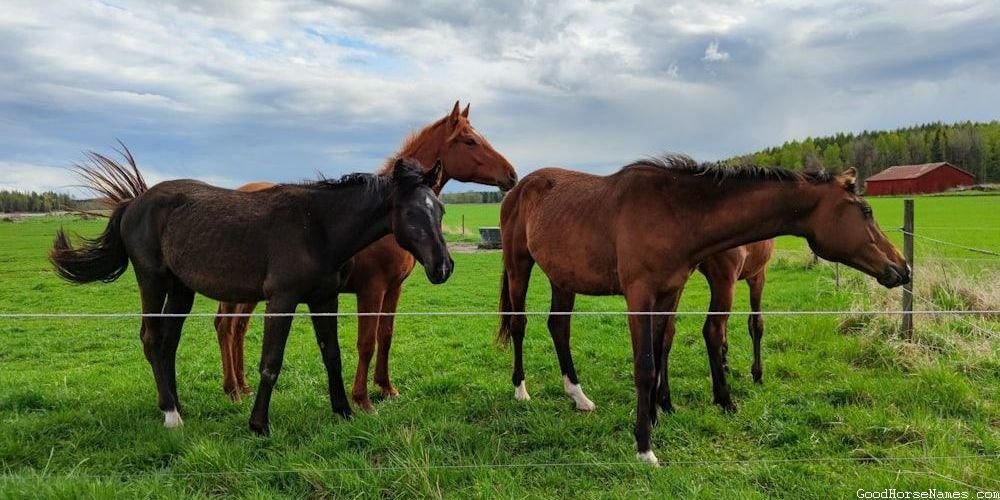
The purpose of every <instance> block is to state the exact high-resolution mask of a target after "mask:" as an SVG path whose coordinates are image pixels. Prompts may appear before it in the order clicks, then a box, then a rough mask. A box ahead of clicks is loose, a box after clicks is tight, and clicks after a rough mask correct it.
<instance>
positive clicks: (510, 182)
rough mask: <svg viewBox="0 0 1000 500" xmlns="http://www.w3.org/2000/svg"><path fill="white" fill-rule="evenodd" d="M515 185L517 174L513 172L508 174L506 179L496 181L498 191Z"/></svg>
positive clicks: (509, 188) (505, 190) (503, 190)
mask: <svg viewBox="0 0 1000 500" xmlns="http://www.w3.org/2000/svg"><path fill="white" fill-rule="evenodd" d="M516 185H517V174H514V173H512V174H510V175H509V176H508V177H507V178H506V179H503V180H500V181H499V182H497V187H498V188H500V191H502V192H504V193H506V192H507V191H510V190H511V189H514V186H516Z"/></svg>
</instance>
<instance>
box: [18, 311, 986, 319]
mask: <svg viewBox="0 0 1000 500" xmlns="http://www.w3.org/2000/svg"><path fill="white" fill-rule="evenodd" d="M743 314H759V315H762V316H825V315H841V314H853V315H887V316H899V315H904V314H913V315H929V316H936V315H962V316H993V315H1000V309H971V310H965V309H925V310H916V311H903V310H883V311H859V310H852V309H846V310H826V311H410V312H394V313H390V312H320V313H316V312H287V313H268V312H263V313H221V314H218V313H186V314H182V313H87V312H71V313H0V319H61V318H66V319H114V318H216V317H223V318H253V317H260V318H287V317H357V316H365V317H369V316H379V317H381V316H396V317H398V316H731V315H743Z"/></svg>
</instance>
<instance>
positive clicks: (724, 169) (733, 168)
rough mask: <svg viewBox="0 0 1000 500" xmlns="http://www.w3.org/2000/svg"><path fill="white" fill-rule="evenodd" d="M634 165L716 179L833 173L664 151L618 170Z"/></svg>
mask: <svg viewBox="0 0 1000 500" xmlns="http://www.w3.org/2000/svg"><path fill="white" fill-rule="evenodd" d="M636 167H652V168H660V169H664V170H671V171H680V172H686V173H689V174H691V175H707V176H712V177H713V178H714V179H715V180H717V181H723V180H727V179H732V180H747V181H777V182H794V181H807V182H812V183H816V184H820V183H825V182H830V181H831V180H832V179H833V177H834V176H833V174H831V173H829V172H827V171H825V170H812V171H803V172H796V171H793V170H788V169H785V168H779V167H761V166H758V165H751V164H733V163H718V162H708V163H698V162H697V161H695V160H694V159H692V158H691V157H690V156H687V155H682V154H665V155H662V156H655V157H649V158H644V159H641V160H638V161H635V162H632V163H630V164H628V165H625V166H624V167H622V168H621V171H625V170H627V169H630V168H636Z"/></svg>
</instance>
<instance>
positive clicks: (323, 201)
mask: <svg viewBox="0 0 1000 500" xmlns="http://www.w3.org/2000/svg"><path fill="white" fill-rule="evenodd" d="M391 189H392V188H391V187H390V186H389V183H388V182H383V183H379V184H376V185H356V186H343V187H339V188H333V190H332V191H331V190H328V189H318V190H314V191H312V192H311V195H312V199H311V200H310V206H311V207H312V210H311V211H312V215H313V217H316V218H318V224H319V225H321V226H322V227H323V230H324V232H325V235H326V240H327V241H328V242H339V243H340V244H343V245H344V246H343V247H338V248H333V249H332V250H333V251H334V253H336V254H337V255H340V256H345V257H350V256H352V255H354V254H356V253H358V252H359V251H361V250H362V249H364V248H365V247H367V246H368V245H370V244H372V243H374V242H375V240H377V239H379V238H381V237H383V236H385V235H387V234H389V233H390V232H392V229H391V228H392V225H391V221H390V214H391V210H390V199H389V196H390V194H391Z"/></svg>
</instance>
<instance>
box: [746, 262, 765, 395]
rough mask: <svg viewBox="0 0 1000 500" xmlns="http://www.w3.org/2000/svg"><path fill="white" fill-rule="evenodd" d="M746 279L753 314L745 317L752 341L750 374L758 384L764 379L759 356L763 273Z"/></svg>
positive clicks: (762, 318) (762, 336)
mask: <svg viewBox="0 0 1000 500" xmlns="http://www.w3.org/2000/svg"><path fill="white" fill-rule="evenodd" d="M765 271H766V270H763V269H762V270H761V271H760V273H759V274H757V275H756V276H753V277H751V278H748V279H747V285H749V286H750V310H751V311H753V314H750V316H748V317H747V329H748V330H750V340H751V341H752V342H753V365H752V366H751V367H750V374H751V375H752V376H753V381H754V382H756V383H758V384H760V383H762V382H763V381H764V365H763V362H762V361H761V358H760V342H761V339H762V338H764V316H763V315H762V314H760V311H761V309H760V299H761V296H762V295H764V281H765V277H764V273H765Z"/></svg>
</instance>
